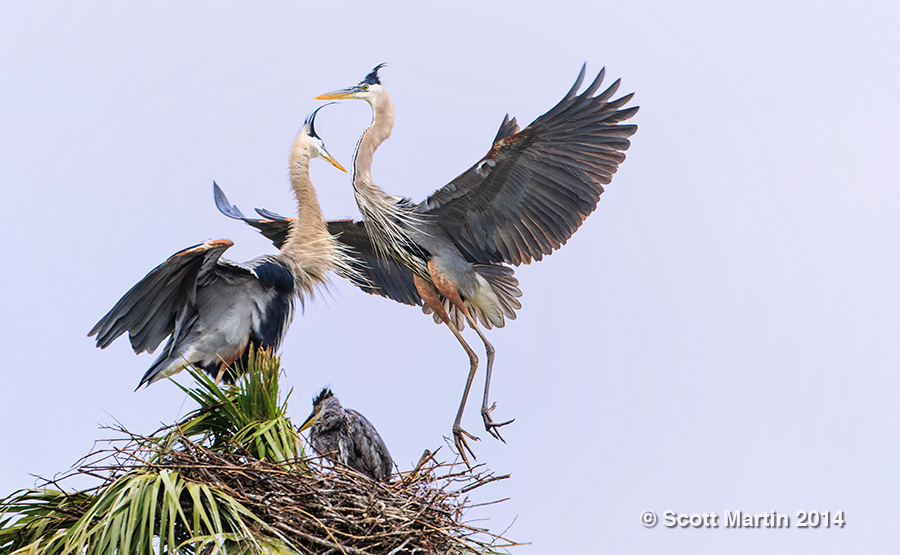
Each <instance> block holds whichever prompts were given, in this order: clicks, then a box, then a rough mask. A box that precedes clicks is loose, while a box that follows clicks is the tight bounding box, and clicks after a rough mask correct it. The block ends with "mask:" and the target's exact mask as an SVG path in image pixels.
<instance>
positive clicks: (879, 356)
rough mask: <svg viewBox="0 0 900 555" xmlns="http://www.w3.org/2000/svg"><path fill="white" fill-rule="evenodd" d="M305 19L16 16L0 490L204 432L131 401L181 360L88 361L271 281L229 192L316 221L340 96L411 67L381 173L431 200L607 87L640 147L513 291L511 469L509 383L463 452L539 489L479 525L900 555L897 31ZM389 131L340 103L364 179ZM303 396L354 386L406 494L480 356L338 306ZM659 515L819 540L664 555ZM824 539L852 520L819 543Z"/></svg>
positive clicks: (342, 150)
mask: <svg viewBox="0 0 900 555" xmlns="http://www.w3.org/2000/svg"><path fill="white" fill-rule="evenodd" d="M311 4H312V3H310V2H281V3H266V4H265V5H262V6H261V5H255V6H254V7H252V8H250V7H246V6H243V5H239V4H236V3H229V2H203V3H193V4H191V5H186V4H183V3H169V4H165V5H159V4H157V3H147V2H144V3H140V4H135V5H128V4H125V3H120V2H106V3H103V2H79V3H78V4H77V5H72V4H63V3H51V4H43V5H39V4H37V3H32V4H28V5H27V6H26V5H25V4H23V3H18V2H6V1H4V2H0V195H2V196H0V200H2V206H3V209H4V218H3V221H2V223H0V226H2V237H3V242H2V245H3V251H4V252H3V259H4V260H5V261H6V263H5V266H4V271H3V272H2V273H0V286H2V291H3V292H4V294H3V295H2V296H0V303H2V305H0V306H2V312H0V315H2V326H3V329H2V332H3V333H2V337H3V339H2V352H3V353H4V356H5V358H6V360H5V363H4V370H3V380H2V384H0V496H2V495H6V494H8V493H11V492H12V491H13V490H15V489H18V488H23V487H29V486H32V485H33V484H34V478H33V477H32V476H31V474H38V475H44V476H50V475H53V474H54V473H56V472H59V471H63V470H65V469H66V468H68V467H69V465H70V464H72V463H73V462H74V461H76V460H77V459H78V458H79V457H80V456H81V455H83V454H85V453H86V452H87V451H88V450H89V449H90V448H91V445H92V442H93V440H94V439H96V438H98V437H104V436H106V435H107V433H106V432H103V431H100V430H98V424H101V423H112V422H114V421H115V420H118V421H120V422H122V423H123V424H125V425H126V426H127V427H128V428H129V429H131V430H133V431H135V432H150V431H152V430H154V429H155V428H156V427H157V426H158V425H159V424H160V423H171V422H173V421H174V420H175V419H177V418H178V417H179V416H181V415H183V414H184V413H185V412H186V411H188V410H190V409H191V408H193V406H192V404H191V402H189V401H187V400H186V399H185V395H184V394H183V393H181V392H180V391H179V390H178V389H177V388H176V387H175V386H174V385H172V384H170V383H159V384H156V385H154V386H153V387H151V388H149V389H147V390H142V391H139V392H137V393H132V390H133V389H134V387H135V386H136V385H137V383H138V381H139V379H140V377H141V376H142V375H143V373H144V371H145V370H146V369H147V367H148V366H149V365H150V363H151V362H152V360H153V358H154V357H153V356H146V355H145V356H141V357H138V356H135V355H134V354H133V353H132V352H131V350H130V347H129V345H128V342H127V340H125V339H120V340H119V341H117V342H116V343H115V344H114V345H113V346H112V347H110V348H109V349H107V350H105V351H100V350H98V349H96V348H95V347H94V343H93V341H92V340H90V339H88V338H87V337H86V333H87V331H88V330H89V329H90V328H91V326H92V325H93V324H94V323H95V322H96V321H97V320H98V319H99V318H100V317H101V316H102V315H103V314H104V313H105V312H106V311H107V310H108V309H109V308H111V307H112V305H113V304H114V303H115V302H116V300H118V299H119V297H120V296H121V295H122V294H124V293H125V292H126V291H127V290H128V288H129V287H131V285H133V284H134V283H135V282H137V281H138V280H139V279H140V278H141V277H143V276H144V275H145V274H146V273H147V272H148V271H149V270H150V269H151V268H153V267H154V266H155V265H157V264H158V263H160V262H162V261H163V260H165V258H166V257H168V256H169V255H171V254H172V253H174V252H176V251H178V250H180V249H182V248H184V247H187V246H190V245H194V244H196V243H199V242H201V241H204V240H206V239H210V238H229V239H232V240H234V241H235V246H234V247H233V248H232V249H230V250H229V252H228V253H227V256H228V257H229V258H231V259H234V260H247V259H250V258H252V257H254V256H257V255H259V254H262V253H266V252H272V251H273V249H272V247H271V245H270V244H269V243H268V242H267V241H266V240H265V239H264V238H262V237H261V236H259V235H258V234H257V233H256V232H255V231H253V230H252V229H249V228H246V227H244V226H243V225H242V224H239V223H237V222H233V221H230V220H228V219H226V218H224V217H222V216H220V215H219V214H218V212H217V211H216V209H215V207H214V205H213V201H212V181H213V179H215V180H217V181H218V183H219V184H220V185H222V187H223V188H224V189H225V191H226V192H227V193H228V194H229V196H230V197H231V200H232V201H233V202H235V203H236V204H238V205H239V206H241V207H242V208H243V209H244V210H245V212H247V211H250V209H252V208H253V207H255V206H263V207H267V208H270V209H272V210H275V211H278V212H281V213H284V214H291V212H292V210H293V206H294V205H293V200H292V197H291V194H290V190H289V187H288V176H287V164H288V154H289V149H290V145H291V142H292V141H293V138H294V136H295V134H296V133H297V131H298V129H299V128H300V125H301V123H302V121H303V119H304V117H305V116H306V115H307V114H308V113H309V112H310V111H311V110H313V109H314V108H315V107H316V106H318V105H319V102H317V101H315V100H314V97H315V95H317V94H319V93H322V92H325V91H329V90H333V89H336V88H339V87H344V86H348V85H351V84H355V83H356V82H357V81H359V80H360V79H361V78H362V77H363V76H364V75H365V74H366V73H367V72H368V71H369V70H370V69H371V67H372V66H374V65H375V64H377V63H379V62H383V61H387V62H390V65H389V66H388V67H387V68H386V69H385V70H383V72H382V76H383V81H384V83H385V86H386V87H387V89H388V90H389V91H390V93H391V95H392V98H393V100H394V104H395V106H396V125H395V127H394V132H393V136H392V138H391V139H390V140H389V141H388V142H387V143H386V144H385V145H384V146H383V147H382V148H381V149H380V150H379V151H378V153H377V154H376V157H375V166H374V170H373V176H374V179H375V181H376V183H378V184H380V185H381V186H382V187H383V188H384V189H386V190H387V191H388V192H390V193H394V194H403V195H408V196H410V197H413V198H415V199H421V198H424V197H425V196H426V195H427V194H429V193H430V192H432V191H433V190H434V189H436V188H438V187H440V186H442V185H443V184H444V183H446V182H447V181H449V180H450V179H452V178H453V177H455V176H456V175H457V174H458V173H460V172H461V171H463V170H465V169H466V168H468V167H469V166H470V165H471V164H472V163H473V162H475V161H476V160H478V159H479V158H480V157H481V156H482V155H483V154H484V153H485V152H486V151H487V149H488V148H489V146H490V141H491V139H492V138H493V136H494V134H495V133H496V130H497V127H498V125H499V124H500V122H501V120H502V118H503V115H504V114H505V113H507V112H509V113H510V114H511V115H514V116H516V117H517V118H518V121H519V122H520V123H521V124H523V125H524V124H527V123H528V122H530V121H532V120H533V119H534V118H536V117H537V116H539V115H540V114H542V113H543V112H545V111H546V110H548V109H549V108H550V107H551V106H553V105H554V104H555V103H556V102H557V101H558V100H559V99H560V98H561V97H562V96H563V95H564V94H565V92H566V91H567V90H568V89H569V87H570V86H571V85H572V83H573V82H574V79H575V77H576V76H577V74H578V70H579V68H580V66H581V64H582V63H583V62H585V61H587V63H588V72H589V76H592V75H594V74H596V72H597V71H599V70H600V68H601V67H602V66H604V65H605V66H606V67H607V72H608V76H609V80H608V81H609V82H611V81H612V80H613V79H615V78H617V77H621V78H622V88H621V89H620V90H621V91H622V92H623V93H625V92H630V91H635V92H636V96H635V100H634V102H635V103H636V104H639V105H640V106H641V110H640V112H639V113H638V114H637V116H636V117H635V118H634V121H635V123H637V124H638V125H639V130H638V132H637V134H636V135H635V136H634V137H633V144H632V148H631V149H630V150H629V151H628V159H627V160H626V161H625V163H624V164H623V165H622V167H621V168H620V170H619V173H618V174H617V176H616V177H615V179H614V180H613V182H612V184H611V185H610V186H609V187H607V192H606V193H605V194H604V195H603V197H602V199H601V202H600V204H599V207H598V209H597V211H596V212H595V213H594V214H593V215H592V216H591V217H590V218H588V220H587V221H586V223H585V224H584V225H583V226H582V228H581V229H580V230H579V231H578V233H576V234H575V236H574V237H573V238H572V239H571V240H570V241H569V244H568V245H566V246H565V247H564V248H562V249H561V250H560V251H558V252H557V253H555V254H554V255H553V256H551V257H549V258H546V259H545V260H544V261H542V262H540V263H537V264H533V265H531V266H527V267H522V268H519V269H517V276H518V277H519V279H520V282H521V288H522V290H523V291H524V292H525V296H524V298H523V304H524V308H523V309H522V310H521V311H520V312H519V314H518V319H517V320H516V321H514V322H511V323H509V324H508V325H507V327H506V328H505V329H502V330H494V331H493V332H491V333H490V335H489V338H490V339H491V341H492V342H493V344H494V345H495V347H496V348H497V353H498V354H497V362H496V365H495V372H494V385H493V388H492V395H493V397H494V399H495V400H497V401H498V409H497V411H496V413H495V415H496V416H497V418H498V419H504V418H507V417H515V418H516V422H515V424H513V425H511V426H509V427H507V428H505V429H504V436H505V437H506V439H507V440H508V442H509V443H508V444H507V445H503V444H501V443H500V442H498V441H495V440H493V439H492V438H490V437H488V436H487V434H486V433H484V432H483V430H481V420H480V418H479V417H478V410H477V405H478V399H479V397H480V388H481V380H482V379H483V377H482V375H481V374H479V377H478V378H477V382H476V383H478V384H479V385H478V389H477V390H476V391H475V393H474V394H473V404H472V405H471V407H470V409H471V410H470V411H469V412H468V413H467V418H466V420H465V423H464V424H465V426H466V427H467V428H468V429H469V430H470V431H472V432H474V433H478V435H480V436H482V441H480V442H478V443H477V444H476V445H475V447H474V448H475V450H476V453H477V454H478V456H479V461H483V462H485V463H487V464H488V465H489V466H490V467H491V468H492V469H493V470H495V471H497V472H499V473H507V472H509V473H512V478H511V479H510V480H506V481H504V482H501V483H498V484H495V485H493V486H490V487H487V488H483V491H482V492H481V495H480V497H479V498H478V499H480V500H488V499H498V498H503V497H509V498H510V500H509V501H507V502H505V503H503V504H501V505H499V506H492V507H489V508H485V509H479V510H476V511H473V512H472V514H471V516H472V517H473V518H489V520H488V521H487V522H486V525H488V526H489V527H491V528H492V529H493V530H495V531H501V530H503V529H504V528H506V527H507V526H508V525H509V524H510V523H511V522H512V521H513V520H514V519H516V521H515V524H514V525H513V526H512V527H511V528H510V530H509V532H508V535H509V536H510V537H512V538H515V539H518V540H521V541H531V542H533V545H532V546H531V547H523V548H519V549H517V550H515V551H514V552H520V553H566V552H590V553H600V552H610V553H660V552H662V551H663V550H665V551H666V552H670V553H671V552H676V553H726V552H727V553H761V552H767V553H848V552H855V553H896V552H898V549H900V528H898V526H897V521H898V519H900V447H898V446H900V434H898V424H900V402H898V397H900V374H898V371H900V357H898V354H897V350H898V347H897V345H898V338H900V319H898V314H900V294H898V293H897V286H898V283H900V263H898V247H900V245H898V239H900V218H898V216H900V189H898V185H900V179H898V177H900V171H898V162H897V159H898V152H900V110H898V101H897V91H898V89H900V87H898V85H900V78H898V75H900V71H898V69H900V68H898V66H897V60H896V58H897V54H898V52H900V38H898V32H897V29H898V26H900V17H898V16H900V13H898V11H900V10H898V7H897V6H898V4H897V3H895V2H894V3H889V2H885V3H882V4H878V3H871V4H861V5H859V6H857V7H853V8H851V7H850V6H849V5H848V4H847V3H845V2H840V3H838V2H832V3H823V2H807V3H785V2H750V3H740V4H739V3H724V2H677V3H671V2H659V3H646V2H627V3H622V2H606V3H601V2H580V3H574V2H562V1H557V2H552V3H547V2H521V1H518V2H473V3H469V2H452V3H447V4H445V5H442V6H432V5H428V4H425V3H418V4H414V5H413V4H410V6H414V7H409V6H406V5H403V4H399V3H392V2H384V1H378V2H367V3H359V4H357V3H353V2H350V3H330V4H329V5H328V7H325V3H322V4H321V5H319V6H312V5H311ZM369 118H370V111H369V108H368V107H367V106H366V105H365V104H364V103H362V102H345V103H343V104H341V105H339V106H333V107H329V108H327V109H326V110H323V111H322V112H321V113H320V116H319V119H318V121H317V123H318V125H317V128H318V131H319V133H320V135H321V136H322V137H323V138H324V139H325V141H326V143H327V145H328V147H329V149H330V150H331V152H332V154H334V155H335V157H336V158H337V159H338V160H339V161H341V162H342V163H344V164H345V165H349V164H350V161H351V155H352V150H353V147H354V146H355V144H356V140H357V138H358V136H359V134H360V133H361V132H362V130H363V129H364V128H365V127H366V125H367V124H368V122H369ZM313 166H314V167H313V169H312V177H313V181H314V183H315V184H316V186H317V188H318V191H319V197H320V200H321V202H322V205H323V209H324V212H325V213H326V215H327V216H328V217H330V218H339V217H351V216H356V215H357V214H358V212H357V209H356V206H355V204H354V202H353V196H352V193H351V188H350V184H349V179H348V178H347V176H346V175H345V174H341V173H340V172H337V171H336V170H334V169H333V168H331V167H330V166H329V165H328V164H326V163H324V162H322V161H315V162H313ZM470 337H471V341H472V345H473V346H475V345H477V344H478V340H477V337H475V336H474V335H470ZM283 366H284V368H285V370H286V380H285V381H286V383H289V384H292V385H293V387H294V397H293V398H292V401H293V403H292V405H291V407H292V409H291V410H292V414H293V416H294V417H295V418H296V419H302V418H303V417H305V416H306V414H307V413H308V411H309V408H310V404H309V400H310V398H311V397H312V395H313V394H314V393H316V392H317V391H318V390H319V389H320V388H321V387H322V386H323V385H325V384H331V386H332V387H333V389H334V391H335V392H336V394H337V395H338V396H339V397H340V399H341V400H342V401H343V402H344V404H345V405H346V406H349V407H353V408H356V409H358V410H360V411H361V412H363V413H364V414H365V415H366V416H367V417H368V418H369V419H370V420H371V421H372V422H373V423H374V424H375V425H376V426H377V427H378V429H379V431H380V432H381V435H382V436H383V437H384V439H385V441H386V442H387V444H388V445H389V447H390V450H391V453H392V454H393V456H394V458H395V460H396V462H397V463H398V464H399V466H400V468H402V469H408V468H409V467H410V466H411V465H412V464H414V463H415V461H416V460H417V459H418V458H419V455H420V454H421V453H422V451H423V450H424V449H425V448H431V449H434V448H435V447H437V446H439V445H441V444H442V442H443V440H442V436H443V435H447V434H448V433H449V431H450V425H451V422H452V419H453V416H454V414H455V409H456V406H457V403H458V401H459V395H460V393H461V390H462V386H463V382H464V375H465V372H466V369H467V359H466V357H465V354H464V353H463V351H462V349H460V348H459V346H458V344H457V343H456V341H455V340H454V339H453V337H452V336H451V334H450V333H449V332H448V331H447V330H446V329H444V328H443V327H439V326H436V325H434V324H433V323H432V322H431V318H430V317H427V316H424V315H422V314H421V313H420V312H419V310H418V309H415V308H411V307H405V306H401V305H397V304H394V303H392V302H390V301H386V300H383V299H380V298H375V297H370V296H367V295H364V294H362V293H360V292H358V291H357V290H355V289H354V288H353V287H352V286H350V285H349V284H347V283H343V282H341V283H335V286H334V288H333V293H332V294H331V295H327V294H326V295H322V296H320V297H319V298H317V299H316V300H315V302H313V303H310V304H309V305H308V306H307V309H306V313H305V314H303V315H302V316H298V317H297V318H296V319H295V321H294V324H293V326H292V327H291V330H290V332H289V334H288V337H287V339H286V342H285V344H284V346H283ZM183 381H186V380H184V379H183ZM442 453H443V454H444V455H445V456H447V455H449V453H448V452H447V449H446V448H445V449H444V450H443V451H442ZM644 510H653V511H655V512H657V514H659V515H660V518H662V515H663V512H664V511H666V510H675V511H678V512H681V513H703V512H716V513H719V514H720V518H722V515H724V512H725V511H726V510H742V511H745V512H752V513H761V512H765V511H773V510H774V511H777V512H779V513H785V514H788V515H789V516H791V518H792V528H791V529H789V530H766V529H762V530H730V529H725V528H719V529H717V530H708V529H700V530H692V529H687V530H685V529H668V528H665V527H664V526H662V525H659V526H657V527H656V528H654V529H652V530H648V529H645V528H644V527H643V526H642V525H641V523H640V514H641V512H642V511H644ZM799 510H815V511H832V512H834V511H839V510H843V511H844V517H845V520H846V526H845V527H844V528H843V529H835V528H832V529H817V530H811V529H806V530H803V529H797V528H796V524H797V519H796V512H797V511H799Z"/></svg>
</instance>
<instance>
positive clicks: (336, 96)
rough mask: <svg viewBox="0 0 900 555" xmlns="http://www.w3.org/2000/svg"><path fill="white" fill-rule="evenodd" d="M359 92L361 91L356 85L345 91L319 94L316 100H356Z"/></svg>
mask: <svg viewBox="0 0 900 555" xmlns="http://www.w3.org/2000/svg"><path fill="white" fill-rule="evenodd" d="M361 92H362V89H361V88H360V87H359V86H358V85H356V86H353V87H348V88H346V89H341V90H338V91H331V92H327V93H325V94H320V95H319V96H317V97H316V100H343V99H345V98H356V96H357V95H358V94H359V93H361Z"/></svg>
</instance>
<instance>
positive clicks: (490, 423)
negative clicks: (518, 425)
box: [481, 402, 516, 443]
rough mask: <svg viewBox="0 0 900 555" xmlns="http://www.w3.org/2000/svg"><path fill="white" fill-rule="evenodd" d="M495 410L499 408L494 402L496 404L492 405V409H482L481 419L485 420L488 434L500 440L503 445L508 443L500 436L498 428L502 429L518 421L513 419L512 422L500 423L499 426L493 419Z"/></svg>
mask: <svg viewBox="0 0 900 555" xmlns="http://www.w3.org/2000/svg"><path fill="white" fill-rule="evenodd" d="M495 408H497V403H496V402H494V404H493V405H491V407H490V408H487V409H485V408H482V409H481V418H482V419H484V429H485V430H487V432H488V433H489V434H491V435H492V436H494V437H495V438H497V439H499V440H500V441H502V442H503V443H506V440H505V439H503V436H501V435H500V431H499V430H498V428H502V427H503V426H506V425H508V424H512V423H513V422H515V421H516V419H515V418H513V419H512V420H507V421H506V422H500V423H499V424H497V423H495V422H494V419H493V418H491V413H492V412H494V409H495Z"/></svg>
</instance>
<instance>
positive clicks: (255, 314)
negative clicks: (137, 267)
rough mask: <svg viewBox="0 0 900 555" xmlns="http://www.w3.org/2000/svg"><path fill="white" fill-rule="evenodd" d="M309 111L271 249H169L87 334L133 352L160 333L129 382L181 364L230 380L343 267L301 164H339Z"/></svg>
mask: <svg viewBox="0 0 900 555" xmlns="http://www.w3.org/2000/svg"><path fill="white" fill-rule="evenodd" d="M320 109H321V108H320ZM316 112H318V110H316V111H315V112H313V113H312V114H311V115H310V116H309V117H308V118H307V119H306V121H305V122H304V124H303V127H302V129H301V130H300V132H299V134H298V135H297V138H296V140H295V141H294V144H293V148H292V149H291V156H290V177H291V187H292V188H293V191H294V195H295V196H296V199H297V205H298V208H297V210H298V214H297V218H295V219H294V220H293V221H292V223H291V226H290V229H289V230H288V234H287V238H286V240H285V243H284V245H283V246H282V250H281V252H280V253H279V254H277V255H266V256H259V257H257V258H254V259H253V260H250V261H248V262H245V263H243V264H241V263H236V262H231V261H229V260H226V259H224V258H221V256H222V253H224V252H225V250H226V249H228V248H229V247H230V246H232V244H233V243H232V242H231V241H229V240H227V239H219V240H212V241H207V242H205V243H202V244H200V245H196V246H194V247H190V248H187V249H185V250H182V251H180V252H177V253H175V254H174V255H172V256H171V257H170V258H169V259H168V260H166V261H165V262H163V263H162V264H160V265H159V266H157V267H156V268H154V269H153V270H152V271H151V272H150V273H149V274H147V276H146V277H144V279H142V280H141V281H139V282H138V283H137V285H135V286H134V287H132V288H131V290H130V291H128V293H126V294H125V296H123V297H122V299H121V300H119V302H118V303H116V305H115V306H114V307H113V308H112V310H110V311H109V313H107V314H106V316H104V317H103V318H101V319H100V321H99V322H97V325H95V326H94V328H93V329H92V330H91V331H90V333H89V334H88V335H89V336H93V335H96V336H97V346H98V347H100V348H101V349H102V348H105V347H107V346H108V345H109V344H110V343H112V342H113V341H114V340H115V339H116V338H117V337H119V336H120V335H122V334H123V333H125V332H128V335H129V339H130V340H131V346H132V348H133V349H134V351H135V352H136V353H141V352H144V351H147V352H153V351H154V350H155V349H156V347H157V346H159V344H160V342H161V341H162V340H163V339H165V338H166V337H169V341H168V343H167V344H166V346H165V349H164V350H163V352H162V353H161V354H160V356H159V358H157V359H156V362H154V363H153V365H152V366H151V367H150V369H149V370H147V372H146V373H145V374H144V377H143V378H141V382H140V384H139V385H138V387H141V386H142V385H144V384H147V385H149V384H151V383H153V382H155V381H157V380H160V379H162V378H165V377H167V376H170V375H172V374H175V373H176V372H179V371H181V370H182V369H183V368H184V367H185V366H188V365H192V366H195V367H197V368H201V369H202V370H203V371H205V372H207V373H208V374H210V376H214V377H215V378H216V381H217V382H218V381H219V380H221V379H222V378H223V377H224V378H225V379H226V380H230V379H233V376H231V375H230V373H226V370H227V369H228V368H229V367H230V366H231V365H232V364H233V363H234V362H235V361H237V360H240V359H242V358H246V356H247V354H248V351H249V347H250V346H251V345H253V346H256V347H267V348H272V349H273V350H275V349H277V348H278V347H279V345H280V344H281V341H282V339H283V337H284V334H285V332H286V331H287V328H288V325H289V324H290V321H291V317H292V314H293V310H294V302H295V297H298V296H299V298H300V300H301V302H303V300H304V299H305V298H307V297H311V296H312V295H313V292H314V289H315V287H316V286H317V285H321V284H323V283H325V281H326V279H327V274H328V272H329V271H336V272H338V273H343V274H352V273H353V270H352V268H351V267H350V263H349V262H348V260H347V259H346V255H345V254H344V253H343V251H342V248H341V246H340V245H339V244H338V243H337V241H335V239H334V237H333V236H332V234H331V233H329V232H328V228H327V227H326V225H325V221H324V220H323V219H322V211H321V208H320V207H319V202H318V200H317V198H316V193H315V189H313V185H312V183H311V182H310V179H309V161H310V159H311V158H315V157H318V158H324V159H325V160H328V161H329V162H331V163H332V164H333V165H334V166H335V167H337V168H338V169H340V170H342V171H346V170H344V168H342V167H341V165H340V164H338V162H337V161H336V160H335V159H334V158H332V157H331V155H330V154H328V151H326V150H325V144H324V143H323V141H322V139H321V138H319V137H318V136H317V135H316V132H315V127H314V123H315V116H316Z"/></svg>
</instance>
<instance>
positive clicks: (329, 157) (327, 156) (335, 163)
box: [322, 148, 347, 173]
mask: <svg viewBox="0 0 900 555" xmlns="http://www.w3.org/2000/svg"><path fill="white" fill-rule="evenodd" d="M322 158H324V159H326V160H328V161H329V162H331V164H332V165H333V166H334V167H336V168H337V169H339V170H341V171H342V172H344V173H347V170H345V169H344V166H342V165H340V164H338V161H337V160H335V159H334V157H333V156H332V155H331V154H328V151H327V150H325V149H324V148H323V149H322Z"/></svg>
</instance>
